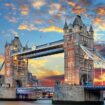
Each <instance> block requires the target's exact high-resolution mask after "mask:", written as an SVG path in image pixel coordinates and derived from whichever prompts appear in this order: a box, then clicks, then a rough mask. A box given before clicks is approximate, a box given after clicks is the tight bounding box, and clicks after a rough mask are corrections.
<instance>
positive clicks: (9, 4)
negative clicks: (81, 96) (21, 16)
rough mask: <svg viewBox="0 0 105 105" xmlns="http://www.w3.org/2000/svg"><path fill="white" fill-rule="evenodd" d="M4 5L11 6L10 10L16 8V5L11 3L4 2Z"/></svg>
mask: <svg viewBox="0 0 105 105" xmlns="http://www.w3.org/2000/svg"><path fill="white" fill-rule="evenodd" d="M4 6H6V7H8V8H11V9H12V10H16V7H15V5H14V4H13V3H5V4H4Z"/></svg>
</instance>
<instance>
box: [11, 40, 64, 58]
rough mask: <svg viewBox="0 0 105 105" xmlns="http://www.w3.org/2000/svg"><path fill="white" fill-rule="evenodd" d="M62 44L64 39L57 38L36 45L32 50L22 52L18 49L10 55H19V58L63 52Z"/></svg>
mask: <svg viewBox="0 0 105 105" xmlns="http://www.w3.org/2000/svg"><path fill="white" fill-rule="evenodd" d="M63 45H64V40H59V41H55V42H51V43H48V44H44V45H39V46H36V49H34V50H33V49H32V50H27V51H24V52H21V51H20V52H17V53H14V54H12V56H20V58H21V59H24V58H28V59H31V58H37V57H43V56H48V55H54V54H59V53H63V52H64V48H63Z"/></svg>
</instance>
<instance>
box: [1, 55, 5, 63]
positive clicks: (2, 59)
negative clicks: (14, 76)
mask: <svg viewBox="0 0 105 105" xmlns="http://www.w3.org/2000/svg"><path fill="white" fill-rule="evenodd" d="M3 61H4V56H3V55H0V63H2V62H3Z"/></svg>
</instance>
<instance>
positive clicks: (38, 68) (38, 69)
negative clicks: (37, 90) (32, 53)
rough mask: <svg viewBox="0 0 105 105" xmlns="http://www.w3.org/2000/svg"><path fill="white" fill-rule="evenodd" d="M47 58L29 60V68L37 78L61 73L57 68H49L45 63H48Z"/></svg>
mask: <svg viewBox="0 0 105 105" xmlns="http://www.w3.org/2000/svg"><path fill="white" fill-rule="evenodd" d="M48 62H49V60H48V59H46V60H45V59H37V60H29V70H30V71H31V72H33V74H34V75H36V76H37V77H38V78H45V77H49V76H54V75H61V74H62V72H61V71H60V70H57V69H54V68H52V69H49V68H48V67H47V66H46V64H48Z"/></svg>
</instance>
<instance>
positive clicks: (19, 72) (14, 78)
mask: <svg viewBox="0 0 105 105" xmlns="http://www.w3.org/2000/svg"><path fill="white" fill-rule="evenodd" d="M21 51H23V47H22V44H21V42H20V39H19V37H18V36H15V37H14V39H13V40H12V41H11V43H10V44H8V43H6V45H5V83H6V84H9V85H10V87H25V86H26V85H27V75H28V60H27V59H20V58H19V57H18V56H13V57H12V54H14V53H16V52H21Z"/></svg>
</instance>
